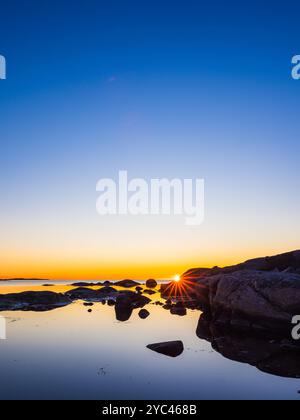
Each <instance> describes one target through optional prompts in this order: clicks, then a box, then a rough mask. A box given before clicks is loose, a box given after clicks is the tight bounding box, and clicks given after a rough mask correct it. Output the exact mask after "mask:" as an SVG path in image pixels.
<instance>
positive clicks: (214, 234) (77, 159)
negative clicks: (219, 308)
mask: <svg viewBox="0 0 300 420" xmlns="http://www.w3.org/2000/svg"><path fill="white" fill-rule="evenodd" d="M0 13H1V26H0V54H2V55H4V56H5V57H6V59H7V80H6V81H0V144H1V153H0V167H1V178H0V190H1V208H0V229H1V244H0V267H1V272H0V277H5V276H14V275H21V274H22V273H24V275H27V276H30V275H34V276H47V277H91V278H93V277H95V276H97V277H98V276H99V277H103V276H104V277H109V276H111V277H120V276H122V273H124V274H123V275H124V276H127V275H128V276H129V275H131V276H132V277H134V276H135V273H136V276H138V277H139V276H142V275H143V274H145V276H147V274H148V273H149V276H151V275H152V274H153V275H155V276H158V275H159V273H161V277H165V276H167V275H172V274H173V273H176V272H177V271H178V272H181V271H182V270H183V269H185V268H189V266H190V265H202V264H203V265H206V264H207V265H210V264H213V265H215V264H222V263H224V264H225V263H231V262H235V261H238V260H240V259H244V258H248V257H252V256H256V255H260V254H261V253H263V254H264V253H275V252H281V251H285V250H289V249H293V248H296V247H299V246H298V244H299V235H300V227H299V221H298V215H299V210H300V199H299V190H298V184H299V182H298V181H299V175H300V165H299V152H300V150H299V149H300V146H299V133H300V118H299V102H300V81H295V80H292V78H291V58H292V56H293V55H295V54H300V42H299V35H300V29H299V15H300V4H299V2H296V1H285V2H283V1H281V2H276V1H275V2H272V4H268V5H267V4H264V3H263V4H262V2H258V1H251V2H233V1H215V2H208V1H207V2H200V1H190V0H186V1H176V0H175V1H124V0H123V1H121V0H120V1H114V0H111V1H106V2H104V1H99V0H97V1H96V0H95V1H91V0H85V1H78V0H75V1H72V2H70V1H66V0H62V1H59V2H58V1H50V0H49V1H47V0H44V1H43V0H42V1H40V2H37V1H32V0H28V1H26V2H24V1H21V0H20V1H16V0H11V1H9V2H8V1H7V2H5V3H3V4H1V10H0ZM120 169H127V170H128V171H129V175H130V176H132V177H145V178H161V177H168V178H172V177H184V178H189V177H193V178H195V177H197V178H204V179H205V181H206V219H205V223H204V224H203V225H202V226H201V227H199V228H193V229H191V228H187V227H186V226H183V225H182V221H181V220H177V219H176V218H170V220H169V219H168V220H166V219H163V218H156V219H152V218H149V219H147V218H146V219H145V218H142V219H141V218H136V219H134V220H132V219H131V218H120V219H119V218H116V219H110V220H108V219H105V220H103V219H101V218H100V217H99V216H98V215H97V214H96V211H95V202H96V199H97V194H96V191H95V185H96V182H97V180H98V179H99V178H101V177H116V176H117V172H118V171H119V170H120ZM137 256H138V257H137ZM112 265H114V267H115V268H114V271H113V272H112V271H111V268H110V267H111V266H112ZM151 270H152V271H151ZM146 273H147V274H146Z"/></svg>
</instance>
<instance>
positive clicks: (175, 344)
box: [147, 341, 184, 357]
mask: <svg viewBox="0 0 300 420" xmlns="http://www.w3.org/2000/svg"><path fill="white" fill-rule="evenodd" d="M147 348H148V349H150V350H152V351H156V352H157V353H160V354H164V355H165V356H170V357H177V356H179V355H180V354H181V353H182V352H183V350H184V347H183V342H182V341H168V342H165V343H155V344H149V345H148V346H147Z"/></svg>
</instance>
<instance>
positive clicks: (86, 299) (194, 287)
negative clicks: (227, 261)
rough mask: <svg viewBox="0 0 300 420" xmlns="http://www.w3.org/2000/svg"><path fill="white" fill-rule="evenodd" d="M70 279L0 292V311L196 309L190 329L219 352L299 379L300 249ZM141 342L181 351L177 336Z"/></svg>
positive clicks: (143, 313)
mask: <svg viewBox="0 0 300 420" xmlns="http://www.w3.org/2000/svg"><path fill="white" fill-rule="evenodd" d="M45 286H46V285H45ZM47 286H50V284H47ZM72 286H73V287H74V288H73V289H71V290H68V291H67V292H65V293H56V292H54V291H37V292H34V291H28V292H22V293H11V294H5V295H4V294H0V311H50V310H54V309H57V308H61V307H64V306H67V305H70V304H72V303H74V302H76V301H79V302H82V303H83V305H84V306H86V307H87V311H88V312H92V311H93V309H92V307H93V305H94V304H95V303H97V302H98V303H99V302H101V303H102V304H107V305H109V306H113V307H114V310H115V316H116V319H117V320H118V321H120V322H124V321H128V320H129V319H130V317H131V315H132V313H133V311H134V310H137V311H138V316H139V318H140V319H142V320H146V319H147V318H148V317H149V316H150V315H151V311H150V306H149V305H151V304H152V305H159V306H161V307H162V309H163V310H166V311H168V312H169V313H170V315H172V316H185V315H186V314H187V310H188V309H192V310H199V312H200V318H199V322H198V326H197V330H196V335H197V336H198V337H199V338H200V339H204V340H206V341H209V342H210V343H211V345H212V347H213V348H214V350H216V351H217V352H219V353H220V354H222V355H223V356H224V357H226V358H228V359H231V360H235V361H239V362H242V363H248V364H250V365H253V366H256V367H257V368H258V369H259V370H261V371H264V372H267V373H271V374H275V375H279V376H284V377H294V378H300V363H299V360H300V343H299V340H298V341H297V340H293V339H292V337H291V331H292V327H293V325H292V318H293V317H294V316H295V315H300V251H294V252H290V253H286V254H281V255H278V256H274V257H265V258H258V259H255V260H249V261H246V262H245V263H242V264H238V265H235V266H230V267H224V268H219V267H214V268H212V269H209V268H196V269H192V270H188V271H187V272H186V273H184V274H183V275H182V277H181V280H180V281H179V282H175V281H174V282H170V283H168V284H161V285H158V284H157V282H156V281H155V280H153V279H149V280H148V281H147V282H146V284H140V283H138V282H135V281H132V280H128V279H126V280H122V281H120V282H116V283H111V282H103V283H101V282H99V283H89V282H79V283H74V284H73V285H72ZM128 289H130V290H128ZM158 296H159V297H158ZM145 306H147V309H146V308H145ZM148 309H149V310H148ZM149 311H150V312H149ZM147 347H148V349H150V350H152V351H155V352H157V353H161V354H164V355H166V356H171V357H177V356H179V355H180V354H181V353H182V352H183V350H184V348H183V343H182V342H181V341H175V342H163V343H155V344H149V345H148V346H147Z"/></svg>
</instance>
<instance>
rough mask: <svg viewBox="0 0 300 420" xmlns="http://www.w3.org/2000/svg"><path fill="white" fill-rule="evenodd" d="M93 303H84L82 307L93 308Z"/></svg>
mask: <svg viewBox="0 0 300 420" xmlns="http://www.w3.org/2000/svg"><path fill="white" fill-rule="evenodd" d="M93 305H94V304H93V302H84V303H83V306H93Z"/></svg>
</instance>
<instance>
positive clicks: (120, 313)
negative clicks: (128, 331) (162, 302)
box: [115, 291, 151, 321]
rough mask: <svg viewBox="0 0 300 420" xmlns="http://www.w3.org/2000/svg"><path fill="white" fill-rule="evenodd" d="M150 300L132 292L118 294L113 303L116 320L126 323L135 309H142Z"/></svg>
mask: <svg viewBox="0 0 300 420" xmlns="http://www.w3.org/2000/svg"><path fill="white" fill-rule="evenodd" d="M150 302H151V300H150V299H149V298H147V297H146V296H143V295H141V294H139V293H134V292H127V291H126V292H120V293H118V295H117V298H116V303H115V312H116V319H117V320H118V321H127V320H128V319H129V318H130V317H131V314H132V311H133V310H134V309H136V308H143V307H144V306H145V305H147V304H148V303H150Z"/></svg>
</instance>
